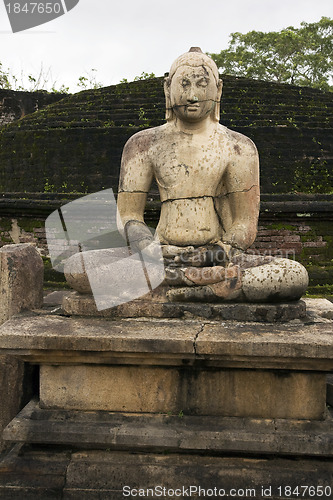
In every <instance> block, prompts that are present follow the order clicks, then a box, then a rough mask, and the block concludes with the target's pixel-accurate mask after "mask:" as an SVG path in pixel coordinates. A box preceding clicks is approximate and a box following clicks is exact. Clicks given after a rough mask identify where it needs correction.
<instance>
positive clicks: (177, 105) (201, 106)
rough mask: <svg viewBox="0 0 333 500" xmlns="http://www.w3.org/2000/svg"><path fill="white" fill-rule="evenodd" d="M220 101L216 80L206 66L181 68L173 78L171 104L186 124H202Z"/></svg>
mask: <svg viewBox="0 0 333 500" xmlns="http://www.w3.org/2000/svg"><path fill="white" fill-rule="evenodd" d="M216 100H218V89H217V85H216V81H215V78H214V76H213V74H212V72H211V70H210V68H207V67H205V66H194V67H193V66H186V65H184V66H181V67H179V68H178V69H177V71H176V72H175V74H174V75H173V77H172V80H171V85H170V102H171V106H172V108H173V111H174V113H175V115H176V116H177V117H178V118H179V119H180V120H182V121H185V122H192V123H195V122H200V121H201V120H203V119H205V118H206V117H207V116H208V115H210V114H211V113H212V111H213V109H214V107H215V102H216Z"/></svg>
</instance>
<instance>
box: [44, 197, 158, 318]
mask: <svg viewBox="0 0 333 500" xmlns="http://www.w3.org/2000/svg"><path fill="white" fill-rule="evenodd" d="M117 219H118V221H119V214H118V212H117V204H116V200H115V197H114V194H113V190H112V189H105V190H103V191H99V192H97V193H94V194H90V195H87V196H84V197H83V198H79V199H77V200H74V201H72V202H71V203H68V204H67V205H64V206H63V207H61V208H60V209H59V210H56V211H55V212H53V213H52V214H51V215H49V217H48V218H47V219H46V222H45V228H46V238H47V244H48V249H49V254H50V257H51V262H52V266H53V268H54V269H56V270H57V271H60V272H63V271H64V268H65V272H66V275H68V274H70V275H72V276H74V275H82V274H83V273H84V274H85V275H86V277H87V279H88V280H89V284H90V288H91V291H92V294H93V296H94V299H95V302H96V306H97V309H98V310H99V311H101V310H103V309H108V308H110V307H114V306H117V305H119V304H124V303H125V302H129V301H131V300H134V299H137V298H139V297H141V296H143V295H145V294H147V293H148V292H150V291H152V290H154V289H155V288H156V287H157V286H159V285H160V284H161V283H162V281H163V280H164V277H165V269H164V262H163V256H162V249H161V246H160V244H159V240H158V238H157V236H156V235H155V237H154V239H153V240H152V243H151V244H150V245H148V246H147V247H146V248H144V249H143V250H142V251H138V250H137V249H136V245H135V243H136V239H135V235H134V236H133V237H128V238H127V242H125V240H124V239H123V237H122V236H120V234H119V231H118V225H119V223H117Z"/></svg>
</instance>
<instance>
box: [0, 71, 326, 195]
mask: <svg viewBox="0 0 333 500" xmlns="http://www.w3.org/2000/svg"><path fill="white" fill-rule="evenodd" d="M223 79H224V89H223V96H222V106H221V123H223V124H224V125H226V126H228V127H230V128H232V129H234V130H237V131H239V132H241V133H244V134H245V135H247V136H249V137H251V138H252V139H253V140H254V142H255V143H256V145H257V147H258V150H259V154H260V165H261V188H262V192H264V193H288V192H289V193H290V192H306V193H318V192H319V193H330V192H332V189H333V188H332V186H333V169H332V165H333V159H332V158H333V154H332V143H333V141H332V139H333V133H332V109H333V95H332V93H328V92H326V93H325V92H321V91H318V90H315V89H310V88H304V87H302V88H301V87H295V86H290V85H283V84H274V83H269V82H259V81H255V80H248V79H245V78H236V77H231V76H227V75H226V76H224V77H223ZM164 108H165V104H164V95H163V79H162V78H154V79H150V80H143V81H137V82H132V83H127V84H119V85H115V86H111V87H106V88H103V89H98V90H90V91H84V92H81V93H78V94H75V95H72V96H68V97H66V98H64V99H62V100H61V101H59V102H56V103H54V104H51V105H49V106H47V107H45V108H43V109H42V110H40V111H38V112H36V113H33V114H31V115H29V116H26V117H24V118H22V119H20V120H18V121H16V122H14V123H12V124H9V125H7V126H3V127H1V128H0V188H1V190H2V191H5V192H13V191H22V192H28V193H29V192H44V193H51V192H65V193H70V192H94V191H98V190H100V189H103V188H108V187H112V188H113V189H115V190H116V189H117V185H118V175H119V166H120V158H121V153H122V149H123V146H124V144H125V142H126V140H127V139H128V138H129V137H130V136H131V135H132V134H133V133H135V132H137V131H138V130H140V129H142V128H146V127H152V126H156V125H159V124H161V123H164Z"/></svg>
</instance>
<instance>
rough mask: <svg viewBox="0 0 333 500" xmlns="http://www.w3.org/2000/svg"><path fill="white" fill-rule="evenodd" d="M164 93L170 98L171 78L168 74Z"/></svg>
mask: <svg viewBox="0 0 333 500" xmlns="http://www.w3.org/2000/svg"><path fill="white" fill-rule="evenodd" d="M164 95H165V98H167V97H168V98H170V80H169V77H168V76H166V77H165V78H164Z"/></svg>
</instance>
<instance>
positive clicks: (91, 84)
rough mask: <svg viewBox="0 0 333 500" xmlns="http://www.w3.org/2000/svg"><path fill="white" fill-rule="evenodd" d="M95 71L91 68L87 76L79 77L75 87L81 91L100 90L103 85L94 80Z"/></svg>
mask: <svg viewBox="0 0 333 500" xmlns="http://www.w3.org/2000/svg"><path fill="white" fill-rule="evenodd" d="M96 71H97V69H94V68H92V69H91V70H90V71H89V72H88V73H87V76H80V77H79V81H78V83H77V86H78V87H79V88H80V89H82V90H87V89H100V88H101V87H103V84H102V83H101V82H98V81H97V80H96Z"/></svg>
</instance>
